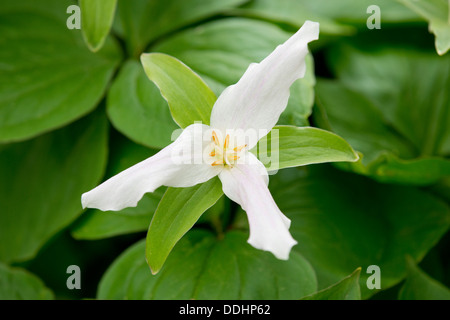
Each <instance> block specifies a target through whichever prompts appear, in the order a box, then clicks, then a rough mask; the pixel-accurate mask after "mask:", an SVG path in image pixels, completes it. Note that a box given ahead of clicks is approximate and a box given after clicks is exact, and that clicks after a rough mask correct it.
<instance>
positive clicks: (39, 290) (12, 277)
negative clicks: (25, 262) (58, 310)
mask: <svg viewBox="0 0 450 320" xmlns="http://www.w3.org/2000/svg"><path fill="white" fill-rule="evenodd" d="M0 283H1V284H2V285H1V286H0V300H52V299H54V296H53V293H52V292H51V291H50V290H49V289H48V288H47V287H45V285H44V283H43V282H42V281H41V280H40V279H39V278H37V277H36V276H35V275H33V274H31V273H29V272H27V271H25V270H23V269H20V268H11V267H8V266H7V265H5V264H3V263H0Z"/></svg>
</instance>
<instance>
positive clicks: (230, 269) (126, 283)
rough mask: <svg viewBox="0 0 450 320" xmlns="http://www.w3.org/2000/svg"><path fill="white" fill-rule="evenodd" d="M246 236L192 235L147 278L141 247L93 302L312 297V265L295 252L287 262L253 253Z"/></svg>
mask: <svg viewBox="0 0 450 320" xmlns="http://www.w3.org/2000/svg"><path fill="white" fill-rule="evenodd" d="M247 238H248V235H247V234H244V233H241V232H237V231H233V232H229V233H226V234H225V237H224V238H223V239H217V237H215V236H213V235H212V234H211V233H209V232H206V231H199V230H196V231H192V232H189V234H188V235H187V236H186V237H185V238H183V239H182V240H181V241H180V242H179V243H178V244H177V246H176V247H175V249H174V251H173V253H172V254H171V255H170V257H169V258H168V259H167V263H166V265H165V266H164V268H163V269H162V270H161V272H160V273H159V274H157V275H152V274H151V272H150V270H149V268H148V265H147V264H146V262H145V259H144V245H145V243H144V242H143V241H141V242H139V243H137V244H135V245H134V246H132V247H131V248H129V249H128V250H127V251H125V252H124V253H123V254H122V255H121V256H120V257H119V258H118V259H117V260H116V261H115V262H114V263H113V264H112V265H111V267H110V268H109V269H108V270H107V272H106V273H105V275H104V276H103V278H102V280H101V282H100V286H99V290H98V294H97V298H98V299H186V300H187V299H199V300H202V299H217V300H221V299H298V298H300V297H302V296H305V295H308V294H310V293H312V292H314V291H315V290H316V288H317V282H316V277H315V274H314V270H313V269H312V268H311V265H310V264H309V263H308V261H306V260H305V259H304V258H303V257H302V256H301V255H300V254H298V253H297V252H293V253H291V256H290V259H289V260H288V261H281V260H278V259H276V258H275V257H274V256H273V255H272V254H270V253H268V252H264V251H261V250H257V249H254V248H253V247H251V246H250V245H249V244H248V243H247V242H246V240H247Z"/></svg>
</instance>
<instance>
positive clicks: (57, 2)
mask: <svg viewBox="0 0 450 320" xmlns="http://www.w3.org/2000/svg"><path fill="white" fill-rule="evenodd" d="M71 4H73V2H72V1H70V0H45V1H33V0H24V1H20V2H19V1H8V2H7V3H6V2H5V3H2V6H1V8H0V21H1V23H0V34H1V35H2V37H1V40H0V61H2V63H1V64H0V141H1V142H11V141H19V140H24V139H29V138H32V137H34V136H37V135H39V134H42V133H44V132H47V131H50V130H53V129H55V128H59V127H61V126H64V125H66V124H68V123H70V122H72V121H74V120H76V119H78V118H80V117H81V116H83V115H85V114H87V113H88V112H90V111H91V110H93V109H94V108H95V107H96V106H97V105H98V102H99V101H100V99H101V98H102V97H103V95H104V92H105V89H106V87H107V84H108V82H109V80H110V79H111V77H112V75H113V73H114V69H115V67H116V65H117V63H118V61H119V59H120V53H119V51H118V50H117V46H116V45H115V44H114V43H112V42H107V43H106V45H105V47H104V49H103V50H101V51H100V52H99V53H98V54H93V53H92V52H90V51H89V50H88V49H87V48H86V46H85V45H84V44H83V40H82V37H81V34H80V31H78V30H69V29H68V28H67V27H66V19H67V18H68V15H67V14H66V9H67V7H68V6H69V5H71Z"/></svg>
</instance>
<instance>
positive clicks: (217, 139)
mask: <svg viewBox="0 0 450 320" xmlns="http://www.w3.org/2000/svg"><path fill="white" fill-rule="evenodd" d="M212 139H213V141H214V143H215V144H216V145H217V146H220V143H219V138H217V134H216V132H215V131H213V132H212Z"/></svg>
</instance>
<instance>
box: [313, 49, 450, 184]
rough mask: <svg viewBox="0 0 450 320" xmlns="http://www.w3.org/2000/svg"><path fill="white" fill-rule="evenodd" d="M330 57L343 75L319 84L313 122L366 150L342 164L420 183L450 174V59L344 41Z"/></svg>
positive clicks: (385, 177) (381, 177)
mask: <svg viewBox="0 0 450 320" xmlns="http://www.w3.org/2000/svg"><path fill="white" fill-rule="evenodd" d="M330 59H331V60H332V65H333V66H335V70H336V73H337V75H338V77H339V80H341V81H340V82H336V81H334V82H332V81H320V82H319V85H318V87H317V92H318V98H317V101H318V106H319V108H322V113H317V114H316V115H317V117H316V121H317V123H318V124H319V125H320V126H321V127H324V128H327V129H332V130H333V131H335V132H336V133H338V134H339V135H341V136H342V137H343V138H344V139H347V140H348V141H349V142H350V144H352V146H353V147H354V148H355V149H356V150H358V151H361V152H362V153H363V158H362V161H361V162H360V163H357V164H355V165H352V164H350V165H347V164H345V165H344V166H342V167H346V168H349V169H352V170H354V171H356V172H359V173H362V174H365V175H370V176H372V177H374V178H375V179H377V180H380V181H385V182H396V183H409V184H416V185H427V184H432V183H436V182H438V181H439V180H441V179H443V178H444V177H446V176H449V175H450V160H449V159H448V156H449V155H450V128H449V126H448V123H450V112H449V110H450V96H449V91H448V90H443V88H447V87H450V59H448V57H437V56H436V55H434V54H425V53H419V52H413V51H406V50H402V51H399V50H377V51H360V50H358V49H356V48H355V47H350V46H344V47H339V49H336V50H333V51H332V53H331V54H330Z"/></svg>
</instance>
